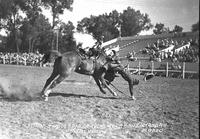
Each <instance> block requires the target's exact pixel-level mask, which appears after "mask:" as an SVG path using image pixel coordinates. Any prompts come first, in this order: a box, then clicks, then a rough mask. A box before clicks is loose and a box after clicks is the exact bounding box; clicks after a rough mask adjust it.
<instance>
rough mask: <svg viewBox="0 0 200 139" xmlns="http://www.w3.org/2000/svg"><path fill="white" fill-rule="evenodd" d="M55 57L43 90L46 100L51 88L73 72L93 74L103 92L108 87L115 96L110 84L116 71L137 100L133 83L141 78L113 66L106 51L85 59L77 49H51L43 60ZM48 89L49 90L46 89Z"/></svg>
mask: <svg viewBox="0 0 200 139" xmlns="http://www.w3.org/2000/svg"><path fill="white" fill-rule="evenodd" d="M53 59H54V60H55V61H54V66H53V72H52V74H51V76H50V77H49V78H48V79H47V81H46V83H45V85H44V87H43V89H42V92H41V93H42V94H41V95H42V97H43V98H44V99H45V101H47V100H48V95H49V93H50V92H51V89H52V88H54V87H55V86H56V85H58V84H59V83H60V82H62V81H63V80H64V79H65V78H66V77H68V76H69V75H70V74H71V73H72V72H77V73H80V74H84V75H90V76H92V77H93V78H94V80H95V82H96V84H97V85H98V87H99V89H100V91H101V92H102V93H104V94H105V93H106V92H105V90H104V88H107V89H108V90H109V91H110V92H111V93H112V94H113V95H114V96H116V95H117V94H116V93H115V92H114V91H113V90H112V89H111V88H110V87H109V84H110V83H111V82H112V81H113V80H114V78H115V73H116V72H118V73H119V74H120V75H121V76H122V77H123V78H124V79H125V80H126V81H127V82H128V84H129V91H130V94H131V98H132V99H134V100H135V97H134V95H133V85H136V84H138V83H139V80H137V79H133V78H132V77H131V74H130V73H129V72H127V71H125V70H124V69H123V67H122V66H120V65H116V66H113V65H112V64H111V63H112V62H113V61H112V59H110V58H109V57H108V56H107V55H106V54H105V53H104V52H99V55H98V56H97V57H96V58H95V59H89V58H88V59H85V58H83V57H82V56H81V55H80V54H79V53H78V52H77V51H70V52H66V53H63V54H61V53H59V52H58V51H49V52H48V53H46V54H45V55H44V57H43V60H42V61H43V63H46V62H48V61H52V60H53ZM49 85H50V86H49ZM48 86H49V87H48ZM47 87H48V89H47ZM46 89H47V91H45V90H46Z"/></svg>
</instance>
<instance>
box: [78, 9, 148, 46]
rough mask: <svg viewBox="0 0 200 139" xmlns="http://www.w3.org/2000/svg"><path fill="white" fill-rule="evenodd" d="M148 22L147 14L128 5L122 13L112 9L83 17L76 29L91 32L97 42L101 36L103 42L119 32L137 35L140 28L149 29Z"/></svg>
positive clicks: (123, 34) (114, 36)
mask: <svg viewBox="0 0 200 139" xmlns="http://www.w3.org/2000/svg"><path fill="white" fill-rule="evenodd" d="M150 22H151V21H150V19H149V17H148V15H147V14H141V13H140V11H135V10H134V9H132V8H130V7H128V8H127V10H124V12H123V13H118V12H117V11H116V10H114V11H112V12H111V13H109V14H107V13H105V14H102V15H99V16H92V15H91V16H90V18H87V17H86V18H83V19H82V20H81V21H79V22H78V25H77V30H78V31H79V32H84V33H88V34H91V35H92V36H93V38H94V39H96V40H97V42H100V41H101V40H102V36H103V41H104V42H105V41H109V40H111V39H113V38H116V37H119V35H120V32H121V33H122V34H121V35H122V36H124V37H125V36H134V35H137V34H138V33H140V32H141V31H142V30H148V29H150V28H151V27H152V24H151V23H150ZM120 28H121V29H120Z"/></svg>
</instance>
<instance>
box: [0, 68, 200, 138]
mask: <svg viewBox="0 0 200 139" xmlns="http://www.w3.org/2000/svg"><path fill="white" fill-rule="evenodd" d="M51 70H52V69H51V68H40V67H24V66H13V65H0V86H1V88H0V93H2V92H3V89H5V88H4V87H5V86H6V85H8V84H9V85H10V84H12V85H13V86H9V87H10V88H9V87H8V88H7V89H10V90H12V94H11V95H9V96H8V98H3V97H2V96H0V139H73V138H75V139H76V138H77V139H129V138H130V139H134V138H135V139H146V138H147V139H148V138H170V139H173V138H180V139H184V138H188V139H189V138H194V139H195V138H199V84H198V82H199V80H187V79H185V80H182V79H173V78H160V77H155V78H153V79H152V80H150V81H147V82H144V81H142V77H140V76H135V78H138V79H140V84H139V85H138V86H135V93H136V94H135V96H136V98H137V100H136V101H133V100H130V99H129V98H128V97H127V96H125V95H123V94H121V93H119V92H117V94H118V97H113V96H112V95H111V94H110V93H109V92H108V93H107V94H106V95H104V94H102V93H101V92H100V91H99V89H98V88H97V86H96V84H94V82H92V81H91V82H90V78H89V76H84V75H80V74H72V76H70V77H69V78H67V79H66V80H65V81H64V82H63V83H61V84H60V85H58V86H57V87H56V88H55V89H54V90H53V93H52V94H51V96H50V97H49V101H48V102H44V101H42V100H40V99H39V98H38V93H39V92H40V91H41V89H42V87H43V85H44V83H45V81H46V79H47V78H48V77H49V75H50V74H51ZM6 83H8V84H6ZM113 83H114V84H115V86H117V87H118V88H119V89H120V90H121V91H123V92H124V93H126V94H127V95H129V91H128V85H127V83H126V82H125V81H124V80H122V78H121V77H118V78H117V79H116V80H115V81H114V82H113ZM20 91H22V92H20ZM4 93H5V90H4ZM20 93H21V94H20Z"/></svg>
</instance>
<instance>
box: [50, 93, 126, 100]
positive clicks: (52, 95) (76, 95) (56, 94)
mask: <svg viewBox="0 0 200 139" xmlns="http://www.w3.org/2000/svg"><path fill="white" fill-rule="evenodd" d="M54 96H62V97H75V98H101V99H111V100H122V99H123V100H124V99H127V100H129V98H119V97H110V96H108V97H104V96H97V95H95V96H90V95H84V94H72V93H70V94H66V93H59V92H52V93H51V94H49V97H54Z"/></svg>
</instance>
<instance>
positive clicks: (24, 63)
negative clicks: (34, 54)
mask: <svg viewBox="0 0 200 139" xmlns="http://www.w3.org/2000/svg"><path fill="white" fill-rule="evenodd" d="M24 65H25V66H26V57H25V58H24Z"/></svg>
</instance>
